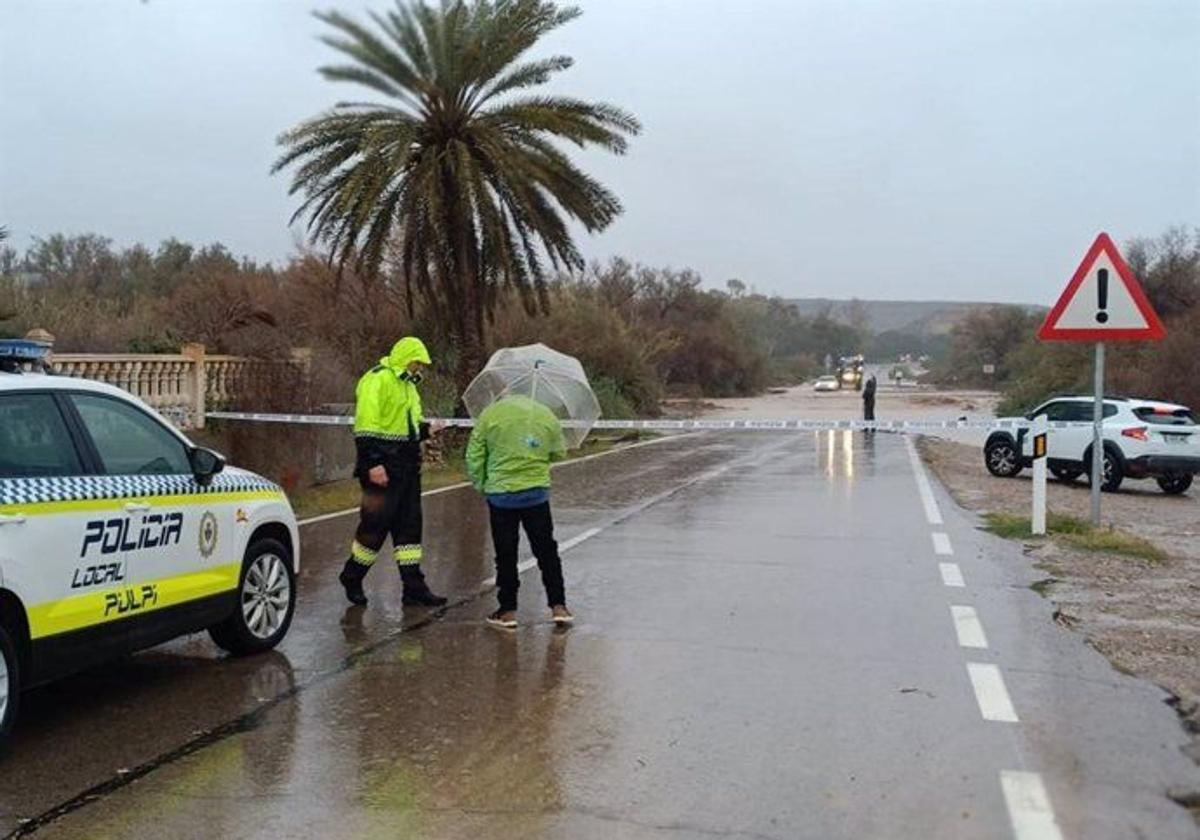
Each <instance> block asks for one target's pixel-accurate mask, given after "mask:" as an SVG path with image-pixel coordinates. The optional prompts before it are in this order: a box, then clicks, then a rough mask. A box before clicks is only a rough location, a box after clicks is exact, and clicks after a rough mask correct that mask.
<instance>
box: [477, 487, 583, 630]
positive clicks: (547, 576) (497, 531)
mask: <svg viewBox="0 0 1200 840" xmlns="http://www.w3.org/2000/svg"><path fill="white" fill-rule="evenodd" d="M488 510H489V511H490V512H491V520H492V544H493V545H494V546H495V549H496V589H497V590H498V593H497V595H498V597H499V599H500V609H502V610H504V611H506V612H509V611H512V610H515V609H516V608H517V590H518V589H520V588H521V581H520V578H519V576H518V574H517V549H518V547H519V545H520V540H521V534H520V528H521V527H524V528H525V536H526V537H528V538H529V546H530V548H532V549H533V556H534V557H536V558H537V564H538V569H540V570H541V572H542V586H544V587H545V588H546V602H547V603H548V604H549V605H550V606H551V607H558V606H566V603H567V601H566V594H565V593H564V592H563V574H562V559H561V558H560V557H559V556H558V543H556V542H555V541H554V519H553V517H552V516H551V514H550V503H549V502H546V503H544V504H540V505H535V506H534V507H527V508H517V509H513V510H509V509H505V508H498V507H494V506H492V505H488Z"/></svg>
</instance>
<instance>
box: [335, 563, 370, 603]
mask: <svg viewBox="0 0 1200 840" xmlns="http://www.w3.org/2000/svg"><path fill="white" fill-rule="evenodd" d="M370 568H371V567H370V566H364V565H363V564H362V563H359V562H358V561H357V560H355V559H354V558H350V559H349V560H347V561H346V565H345V566H343V567H342V573H341V574H340V575H338V580H339V581H340V582H341V584H342V586H344V587H346V598H347V599H349V601H350V603H351V604H354V605H355V606H359V607H364V606H366V604H367V596H366V593H364V592H363V588H362V582H363V578H365V577H366V576H367V572H368V571H369V570H370Z"/></svg>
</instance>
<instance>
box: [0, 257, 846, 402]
mask: <svg viewBox="0 0 1200 840" xmlns="http://www.w3.org/2000/svg"><path fill="white" fill-rule="evenodd" d="M545 293H546V302H547V311H545V312H542V311H538V312H535V313H533V314H530V313H529V312H528V311H527V310H526V308H525V305H524V302H523V301H522V300H521V296H520V294H519V293H518V292H516V291H512V292H505V291H499V292H497V295H496V302H495V307H494V310H493V312H492V316H491V321H490V323H489V326H488V333H487V344H486V345H485V350H486V352H488V353H490V352H491V351H492V350H493V349H495V348H497V347H503V346H510V345H514V344H523V343H529V342H534V341H542V342H544V343H546V344H550V345H552V346H554V347H555V348H556V349H559V350H562V351H563V352H566V353H570V354H572V355H575V356H578V357H579V358H580V359H581V360H582V361H583V362H584V365H585V366H586V368H587V370H588V371H589V374H590V375H591V377H592V382H593V385H594V387H595V388H596V391H597V394H598V395H599V397H600V400H601V404H602V406H603V409H604V413H605V415H606V416H608V417H618V418H619V417H630V416H635V415H641V416H652V415H654V414H656V413H657V411H658V405H659V400H660V399H661V398H663V397H665V396H684V397H687V396H693V397H724V396H746V395H750V394H754V393H757V392H760V391H762V390H763V389H764V388H766V387H768V386H772V385H786V384H794V383H797V382H800V381H803V380H804V379H807V378H809V377H810V376H812V375H814V374H815V373H816V372H817V370H818V366H819V364H820V361H819V360H821V359H823V358H824V356H825V354H827V353H831V354H835V355H836V354H837V353H838V352H849V350H850V348H853V347H856V346H858V345H859V343H860V342H861V340H862V339H861V338H860V336H859V334H858V333H856V332H855V331H854V329H853V328H852V327H850V326H848V325H846V324H843V323H840V322H838V321H836V320H834V319H832V318H831V317H828V316H825V315H817V316H813V317H803V316H800V315H799V314H797V312H796V310H795V308H794V307H792V306H790V305H789V304H787V303H785V302H784V301H783V300H781V299H779V298H774V297H768V296H765V295H761V294H757V293H755V292H753V291H751V290H748V289H747V288H746V287H745V286H744V285H743V284H742V283H740V282H738V281H733V282H730V283H729V284H728V285H727V288H726V289H724V290H721V289H713V288H709V287H706V284H705V283H704V281H703V278H702V277H701V276H700V275H699V274H697V273H696V272H693V271H689V270H676V269H670V268H652V267H648V266H640V265H637V264H634V263H632V262H629V261H627V260H623V259H614V260H611V261H610V262H608V263H604V264H595V265H589V266H587V267H585V268H584V269H583V270H582V271H579V272H575V273H571V274H561V275H558V276H557V277H555V278H554V279H553V280H552V281H550V282H548V283H547V284H546V290H545ZM0 317H3V320H0V336H8V337H16V336H21V335H24V334H25V333H26V332H27V331H28V330H31V329H34V328H42V329H46V330H49V331H50V332H51V333H52V334H54V335H55V336H56V339H57V342H56V350H58V351H59V352H64V353H68V352H93V353H175V352H178V351H179V348H180V346H181V345H182V344H184V343H187V342H199V343H202V344H204V345H205V346H206V347H207V348H208V351H209V352H210V353H230V354H237V355H246V356H252V357H262V358H275V357H283V356H286V355H287V354H288V353H289V352H290V351H291V350H292V349H294V348H301V347H304V348H310V349H311V350H312V351H313V361H312V373H313V381H312V383H311V386H310V390H309V394H308V396H307V397H305V396H304V395H302V394H299V393H296V392H287V393H270V392H268V391H266V390H264V391H262V392H260V393H255V394H248V395H243V396H242V399H241V403H242V404H241V405H239V406H236V407H239V408H246V409H252V408H254V409H263V410H284V409H297V410H301V409H306V408H311V407H314V406H318V405H322V404H329V403H333V404H346V403H349V402H350V401H352V399H353V393H354V384H355V382H356V380H357V378H358V376H359V375H360V374H361V372H362V371H363V370H364V369H366V368H367V367H369V366H370V365H371V364H373V363H374V362H375V361H376V360H377V359H378V358H379V357H380V356H381V355H383V354H384V353H385V352H386V351H387V349H388V348H389V347H390V346H391V344H392V343H393V342H394V341H395V340H396V338H397V337H399V336H400V335H403V334H405V333H409V332H411V333H415V334H417V335H421V336H423V337H424V338H426V339H427V341H428V342H429V343H430V345H431V347H432V350H433V354H434V358H435V372H434V375H433V376H431V377H430V379H429V380H428V381H427V383H426V385H425V386H423V390H424V392H425V395H426V401H427V402H428V403H429V408H430V411H431V413H443V412H450V411H452V410H453V408H454V404H455V402H456V401H457V396H458V393H459V391H458V389H457V384H456V378H455V376H454V370H455V365H456V362H457V359H458V348H457V346H456V345H455V343H454V339H453V337H452V335H451V332H450V331H449V330H447V329H446V328H445V326H444V324H443V323H442V322H441V321H440V320H439V319H438V317H437V315H436V313H435V312H434V311H431V310H430V309H428V308H426V307H425V306H424V305H422V304H421V303H420V302H419V301H417V302H416V304H415V306H414V308H413V310H412V311H411V312H410V310H409V305H408V300H407V295H406V292H405V289H404V287H403V284H401V283H399V282H398V280H397V279H396V277H395V276H394V275H393V274H391V273H389V272H387V271H384V272H382V273H380V274H378V275H369V274H363V273H357V272H355V271H353V270H349V269H348V270H343V271H339V270H338V269H337V268H336V267H331V266H329V265H328V263H327V262H326V260H325V259H323V258H322V257H320V256H319V255H316V254H311V253H301V254H298V255H297V256H296V257H295V258H293V259H292V260H291V261H290V262H289V263H288V264H287V265H286V266H284V267H281V268H279V267H275V266H271V265H264V264H261V263H256V262H254V261H252V260H248V259H238V258H236V257H234V256H233V255H232V254H231V253H230V252H229V251H228V249H226V248H225V247H223V246H221V245H219V244H216V245H209V246H205V247H196V246H193V245H191V244H188V243H184V242H180V241H178V240H168V241H166V242H163V243H161V244H160V245H159V246H158V247H157V248H154V249H151V248H147V247H145V246H142V245H134V246H130V247H127V248H119V247H117V246H115V245H114V244H113V243H112V242H111V241H110V240H108V239H106V238H104V237H101V236H98V235H93V234H87V235H82V236H65V235H53V236H50V237H47V238H46V239H42V240H38V241H36V242H34V243H33V244H32V245H31V246H30V247H29V248H27V249H26V250H25V252H24V253H18V252H17V251H16V250H14V249H12V248H3V247H0ZM302 400H303V401H306V402H307V403H308V404H300V401H302Z"/></svg>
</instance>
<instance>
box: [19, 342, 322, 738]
mask: <svg viewBox="0 0 1200 840" xmlns="http://www.w3.org/2000/svg"><path fill="white" fill-rule="evenodd" d="M38 352H39V348H37V347H36V346H33V345H31V344H30V343H28V342H3V341H0V739H2V738H3V737H4V736H5V735H6V734H7V733H8V732H9V730H10V729H11V728H12V725H13V721H14V719H15V717H16V712H17V706H18V702H19V699H20V693H21V691H22V690H24V689H26V688H29V687H30V686H32V685H36V684H39V683H44V682H47V681H49V680H52V679H55V678H57V677H59V676H62V675H65V674H67V673H70V672H72V671H76V670H79V669H82V668H85V667H90V666H92V665H94V664H96V663H97V662H100V661H103V660H104V659H107V658H110V657H113V656H117V655H120V654H122V653H127V652H130V651H134V650H139V649H142V648H147V647H150V646H152V645H156V644H159V643H161V642H164V641H166V640H168V639H171V638H173V637H175V636H179V635H182V634H185V633H192V632H196V631H199V630H208V632H209V634H210V635H211V636H212V639H213V641H215V642H216V643H217V644H218V645H219V646H220V647H222V648H224V649H225V650H227V651H229V652H231V653H234V654H239V655H240V654H250V653H257V652H260V651H265V650H269V649H270V648H273V647H274V646H275V645H276V644H277V643H278V642H279V641H280V640H281V639H282V638H283V637H284V635H285V634H286V633H287V631H288V627H289V626H290V624H291V620H292V614H293V611H294V609H295V603H296V574H297V572H298V571H299V545H300V542H299V534H298V531H297V528H296V519H295V516H294V515H293V513H292V508H291V506H290V505H289V504H288V500H287V497H286V496H285V495H284V494H283V491H282V490H281V489H280V488H279V487H278V486H276V485H275V484H273V483H271V482H270V481H267V480H266V479H264V478H261V477H260V476H257V475H254V474H253V473H249V472H246V471H244V470H237V469H232V468H230V469H225V468H224V467H225V464H224V461H223V460H222V458H221V456H219V455H217V454H216V453H214V452H211V451H209V450H207V449H201V448H199V447H196V446H194V445H193V444H192V443H191V442H190V441H189V440H188V439H187V438H185V437H184V436H183V435H181V434H180V433H179V432H177V431H176V430H175V429H174V428H173V427H172V426H171V425H169V424H168V423H167V422H165V421H164V420H163V419H162V418H160V417H159V416H158V415H157V414H155V413H154V412H153V411H152V410H151V409H150V408H149V407H147V406H146V405H145V404H143V403H142V402H141V401H140V400H138V399H136V398H135V397H132V396H130V395H129V394H127V393H125V392H124V391H121V390H119V389H117V388H114V387H111V386H109V385H104V384H101V383H98V382H91V381H88V380H82V379H67V378H64V377H57V376H51V375H47V374H44V373H31V372H29V370H28V364H26V362H28V361H30V360H31V359H32V360H33V361H35V362H36V358H35V357H36V354H37V353H38ZM43 352H44V351H43Z"/></svg>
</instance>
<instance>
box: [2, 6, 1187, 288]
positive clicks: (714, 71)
mask: <svg viewBox="0 0 1200 840" xmlns="http://www.w3.org/2000/svg"><path fill="white" fill-rule="evenodd" d="M390 1H391V0H377V2H374V3H364V2H363V0H346V2H340V1H339V0H334V2H333V3H314V2H312V0H299V2H297V1H296V0H149V2H138V0H0V5H2V12H0V224H4V225H7V226H8V227H9V229H10V231H11V232H12V234H13V240H14V243H15V244H16V245H17V246H19V247H23V246H24V245H26V244H27V243H28V242H29V241H30V239H31V237H34V236H46V235H48V234H50V233H54V232H57V231H64V232H70V233H79V232H86V231H91V232H97V233H101V234H104V235H106V236H109V237H112V238H113V239H115V240H116V241H117V242H118V243H121V244H129V243H133V242H138V241H140V242H145V243H149V244H152V245H153V244H156V243H157V242H159V241H160V240H162V239H164V238H167V237H171V236H175V237H178V238H181V239H185V240H189V241H193V242H197V243H207V242H211V241H220V242H223V243H225V244H226V245H227V246H228V247H229V248H230V249H231V250H233V251H234V252H235V253H238V254H246V255H250V256H253V257H256V258H260V259H269V260H274V261H282V260H284V259H286V257H287V256H288V255H289V254H290V253H292V252H293V251H294V248H295V242H296V241H297V238H298V236H299V235H300V232H299V231H298V230H289V228H288V224H287V222H288V218H289V217H290V215H291V212H292V210H293V209H294V206H295V202H294V201H293V200H292V199H291V198H289V197H288V195H287V180H286V178H284V177H280V176H275V177H271V176H270V175H269V174H268V169H269V167H270V165H271V161H272V160H273V158H274V156H275V154H276V148H275V146H274V139H275V137H276V136H277V135H278V134H279V132H280V131H282V130H283V129H286V128H288V127H290V126H291V125H293V124H294V123H296V122H297V121H299V120H301V119H302V118H305V117H308V116H310V115H312V114H314V113H316V112H318V111H320V110H322V109H323V108H325V107H328V106H330V105H332V104H333V103H334V102H335V101H337V100H338V99H343V98H352V97H354V96H358V94H355V93H354V91H353V90H352V88H350V87H347V86H345V85H333V84H331V83H328V82H325V81H323V80H322V79H321V78H320V77H319V76H318V75H317V73H316V72H315V71H316V67H317V66H318V65H319V64H321V63H322V62H325V61H328V60H330V59H331V58H333V54H332V52H331V51H330V50H328V49H327V48H325V47H324V46H323V45H321V44H320V43H319V42H318V41H317V40H316V36H317V35H318V34H319V33H320V32H321V30H322V25H321V24H320V23H319V22H318V21H316V20H315V19H314V18H313V17H312V16H311V12H312V10H313V9H314V8H329V7H331V6H332V7H336V8H340V9H343V10H346V11H349V12H358V11H361V10H363V9H366V8H371V7H379V6H382V5H384V4H385V3H388V2H390ZM579 5H581V6H582V8H583V10H584V15H583V17H582V18H580V19H579V20H577V21H575V22H574V23H572V24H570V25H569V26H567V27H566V28H565V29H563V30H561V31H560V32H559V33H556V35H555V36H554V37H553V39H552V40H551V41H549V42H548V43H547V44H546V50H547V51H548V50H554V51H559V52H565V53H567V54H569V55H572V56H574V57H575V59H576V60H577V63H576V66H575V67H574V68H573V69H572V70H571V71H569V72H568V73H567V74H565V75H564V76H563V77H562V81H561V82H560V83H559V84H558V88H559V89H561V90H563V91H568V92H571V93H573V94H576V95H579V96H583V97H588V98H594V99H604V100H607V101H610V102H613V103H615V104H618V105H621V106H623V107H625V108H627V109H629V110H631V111H632V112H633V113H635V114H636V115H637V116H638V117H639V119H641V120H642V122H643V124H644V126H645V131H644V134H643V135H642V136H641V137H639V138H637V139H636V140H635V141H634V144H633V147H632V150H631V152H630V154H629V155H627V156H626V157H624V158H612V157H609V156H605V155H600V154H595V155H592V154H589V155H587V156H586V157H585V163H586V166H587V167H588V168H589V169H590V170H591V171H593V172H594V173H595V174H597V175H598V176H599V177H600V178H601V179H602V180H603V181H605V182H606V183H607V184H608V185H609V186H611V187H612V188H613V189H614V190H615V191H616V192H617V193H618V194H619V195H620V197H621V199H622V201H623V203H624V204H625V208H626V212H625V214H624V216H622V218H621V219H620V220H619V221H618V222H617V223H615V224H614V225H613V226H612V227H611V228H610V229H609V230H607V231H605V232H604V233H602V234H600V235H598V236H595V237H586V236H585V237H584V239H583V242H582V245H583V248H584V250H585V253H586V254H587V255H588V256H589V257H593V258H601V259H603V258H607V257H609V256H611V255H624V256H626V257H629V258H630V259H633V260H636V261H639V262H643V263H649V264H655V265H671V266H675V267H684V266H690V267H692V268H695V269H697V270H698V271H700V272H701V273H702V274H703V275H704V276H705V278H706V279H707V280H708V281H709V283H710V284H713V285H718V284H723V283H724V282H725V280H727V279H728V278H731V277H737V278H740V279H742V280H743V281H745V282H746V283H748V284H749V285H751V286H754V287H756V288H758V289H759V290H761V291H766V292H773V293H780V294H784V295H788V296H816V295H823V296H832V297H850V296H859V297H864V298H903V299H931V298H953V299H964V300H1011V301H1024V302H1035V303H1047V302H1050V301H1051V300H1052V299H1053V298H1054V297H1056V296H1057V292H1058V291H1060V289H1061V287H1062V286H1063V285H1064V284H1065V282H1066V280H1067V278H1068V277H1069V275H1070V273H1071V271H1072V270H1073V269H1074V267H1075V264H1076V263H1077V262H1078V261H1079V259H1080V258H1081V257H1082V256H1083V252H1084V251H1085V250H1086V248H1087V246H1088V245H1089V244H1090V243H1091V241H1092V239H1093V238H1094V236H1095V234H1096V233H1097V232H1098V231H1099V230H1102V229H1103V230H1107V231H1109V232H1110V233H1111V234H1112V235H1113V236H1114V238H1115V239H1116V240H1117V241H1118V242H1123V241H1124V240H1126V239H1128V238H1130V237H1133V236H1139V235H1154V234H1157V233H1160V232H1161V231H1162V230H1163V229H1165V228H1166V227H1168V226H1170V225H1174V224H1187V225H1200V2H1196V0H1179V1H1178V2H1147V0H1141V1H1140V2H1120V3H1099V2H1025V0H993V2H974V1H973V0H947V2H907V1H906V0H879V2H848V0H831V1H830V2H821V3H816V2H801V0H738V2H727V0H583V2H582V3H580V4H579ZM359 98H361V96H360V97H359Z"/></svg>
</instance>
